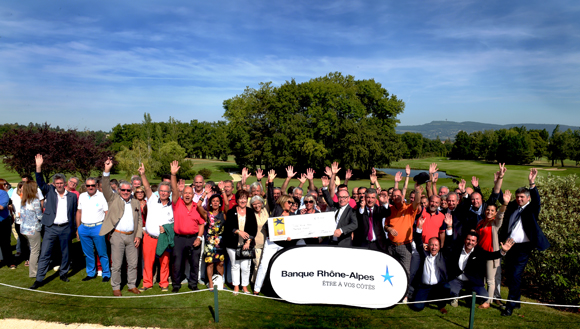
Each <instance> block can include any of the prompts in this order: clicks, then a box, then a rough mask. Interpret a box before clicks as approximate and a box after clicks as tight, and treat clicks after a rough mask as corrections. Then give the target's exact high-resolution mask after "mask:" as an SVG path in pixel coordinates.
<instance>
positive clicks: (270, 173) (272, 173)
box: [268, 169, 276, 183]
mask: <svg viewBox="0 0 580 329" xmlns="http://www.w3.org/2000/svg"><path fill="white" fill-rule="evenodd" d="M274 178H276V170H274V169H270V171H268V182H269V183H272V182H273V181H274Z"/></svg>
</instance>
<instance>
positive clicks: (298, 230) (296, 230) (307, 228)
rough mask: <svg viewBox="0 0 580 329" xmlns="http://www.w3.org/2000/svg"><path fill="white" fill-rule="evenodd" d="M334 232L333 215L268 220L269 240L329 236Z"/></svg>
mask: <svg viewBox="0 0 580 329" xmlns="http://www.w3.org/2000/svg"><path fill="white" fill-rule="evenodd" d="M335 230H336V222H335V221H334V213H332V212H324V213H318V214H308V215H296V216H284V217H271V218H268V231H269V232H268V233H269V234H270V235H269V236H270V240H272V241H281V240H286V238H288V237H290V238H291V239H292V240H295V239H304V238H320V237H324V236H331V235H333V234H334V231H335Z"/></svg>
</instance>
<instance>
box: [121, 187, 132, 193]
mask: <svg viewBox="0 0 580 329" xmlns="http://www.w3.org/2000/svg"><path fill="white" fill-rule="evenodd" d="M121 192H131V189H130V188H122V189H121Z"/></svg>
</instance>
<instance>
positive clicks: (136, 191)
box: [125, 191, 145, 194]
mask: <svg viewBox="0 0 580 329" xmlns="http://www.w3.org/2000/svg"><path fill="white" fill-rule="evenodd" d="M125 192H126V191H125ZM137 193H145V192H143V191H135V194H137Z"/></svg>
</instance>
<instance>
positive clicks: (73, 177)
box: [68, 176, 80, 183]
mask: <svg viewBox="0 0 580 329" xmlns="http://www.w3.org/2000/svg"><path fill="white" fill-rule="evenodd" d="M71 179H76V180H77V183H78V182H79V181H80V180H79V178H78V177H75V176H72V177H71V178H69V179H68V180H69V181H70V180H71Z"/></svg>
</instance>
